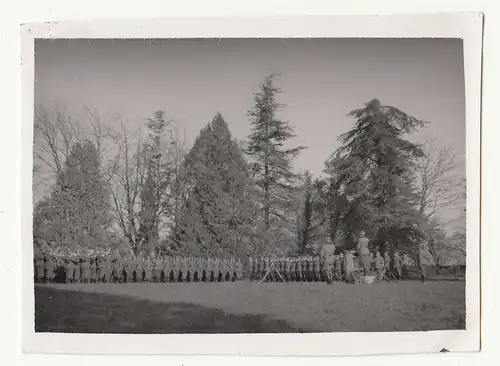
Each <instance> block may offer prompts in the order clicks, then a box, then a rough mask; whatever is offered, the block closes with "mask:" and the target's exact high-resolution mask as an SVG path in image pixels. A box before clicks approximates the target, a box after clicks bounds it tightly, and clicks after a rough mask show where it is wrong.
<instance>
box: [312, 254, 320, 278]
mask: <svg viewBox="0 0 500 366" xmlns="http://www.w3.org/2000/svg"><path fill="white" fill-rule="evenodd" d="M313 271H314V281H315V282H319V281H321V276H320V271H321V268H320V260H319V257H318V256H315V257H314V259H313Z"/></svg>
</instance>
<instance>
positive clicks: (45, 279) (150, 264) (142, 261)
mask: <svg viewBox="0 0 500 366" xmlns="http://www.w3.org/2000/svg"><path fill="white" fill-rule="evenodd" d="M34 274H35V282H36V283H53V282H63V281H64V282H66V283H131V282H155V283H165V282H228V281H236V280H240V279H242V277H243V266H242V264H241V261H240V260H239V259H235V258H228V259H219V258H202V257H180V256H156V257H153V256H151V257H147V258H141V257H135V258H134V257H132V256H127V257H120V258H106V257H98V256H97V257H75V256H72V257H70V258H67V257H60V256H53V255H39V256H35V260H34Z"/></svg>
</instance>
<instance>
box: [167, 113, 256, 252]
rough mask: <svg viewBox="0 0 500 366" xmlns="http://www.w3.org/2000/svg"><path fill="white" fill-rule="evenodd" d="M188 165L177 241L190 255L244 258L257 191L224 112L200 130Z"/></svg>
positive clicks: (249, 243)
mask: <svg viewBox="0 0 500 366" xmlns="http://www.w3.org/2000/svg"><path fill="white" fill-rule="evenodd" d="M185 164H186V175H187V177H186V181H187V183H186V184H187V186H188V188H187V190H188V194H187V196H186V199H185V205H184V209H183V212H182V214H181V220H180V227H179V228H177V230H176V233H175V235H176V236H177V238H178V239H177V240H178V241H179V242H180V243H181V244H184V245H186V246H187V248H186V249H187V250H188V251H191V252H193V251H194V252H197V253H203V254H206V255H214V256H217V255H219V253H221V251H223V252H224V253H225V254H228V255H236V256H240V257H243V256H244V255H245V254H246V253H247V252H248V249H249V247H251V242H252V240H253V239H252V238H253V228H254V219H253V218H254V216H255V207H254V199H253V198H252V194H253V187H252V184H251V181H250V179H249V171H248V167H247V164H246V162H245V160H244V158H243V154H242V152H241V150H240V148H239V147H238V144H237V143H236V141H235V140H234V139H233V138H232V136H231V133H230V131H229V128H228V126H227V123H226V122H225V121H224V119H223V117H222V115H221V114H217V115H216V116H215V118H214V119H213V121H212V123H210V124H208V125H207V126H206V127H205V128H203V129H202V130H201V132H200V135H199V136H198V137H197V139H196V141H195V143H194V145H193V147H192V149H191V150H190V152H189V153H188V156H187V157H186V162H185Z"/></svg>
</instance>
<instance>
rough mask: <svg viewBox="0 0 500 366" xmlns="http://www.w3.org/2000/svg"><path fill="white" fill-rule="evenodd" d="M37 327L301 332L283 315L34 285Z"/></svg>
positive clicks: (147, 331) (59, 330)
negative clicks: (235, 312) (238, 312)
mask: <svg viewBox="0 0 500 366" xmlns="http://www.w3.org/2000/svg"><path fill="white" fill-rule="evenodd" d="M35 331H36V332H50V333H123V334H168V333H199V334H202V333H297V332H299V333H302V332H305V330H302V329H298V328H294V327H292V326H291V325H289V324H288V323H286V322H284V321H282V320H275V319H270V318H268V317H266V316H260V315H233V314H227V313H225V312H224V311H222V310H220V309H211V308H206V307H203V306H199V305H193V304H187V303H161V302H153V301H147V300H138V299H133V298H130V297H123V296H113V295H103V294H96V293H84V292H77V291H65V290H56V289H52V288H48V287H43V286H42V287H41V286H36V287H35Z"/></svg>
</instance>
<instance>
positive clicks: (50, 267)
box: [45, 255, 56, 283]
mask: <svg viewBox="0 0 500 366" xmlns="http://www.w3.org/2000/svg"><path fill="white" fill-rule="evenodd" d="M55 269H56V264H55V261H54V258H52V256H50V255H49V256H47V257H46V258H45V278H46V281H47V282H48V283H53V282H54V275H55Z"/></svg>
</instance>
